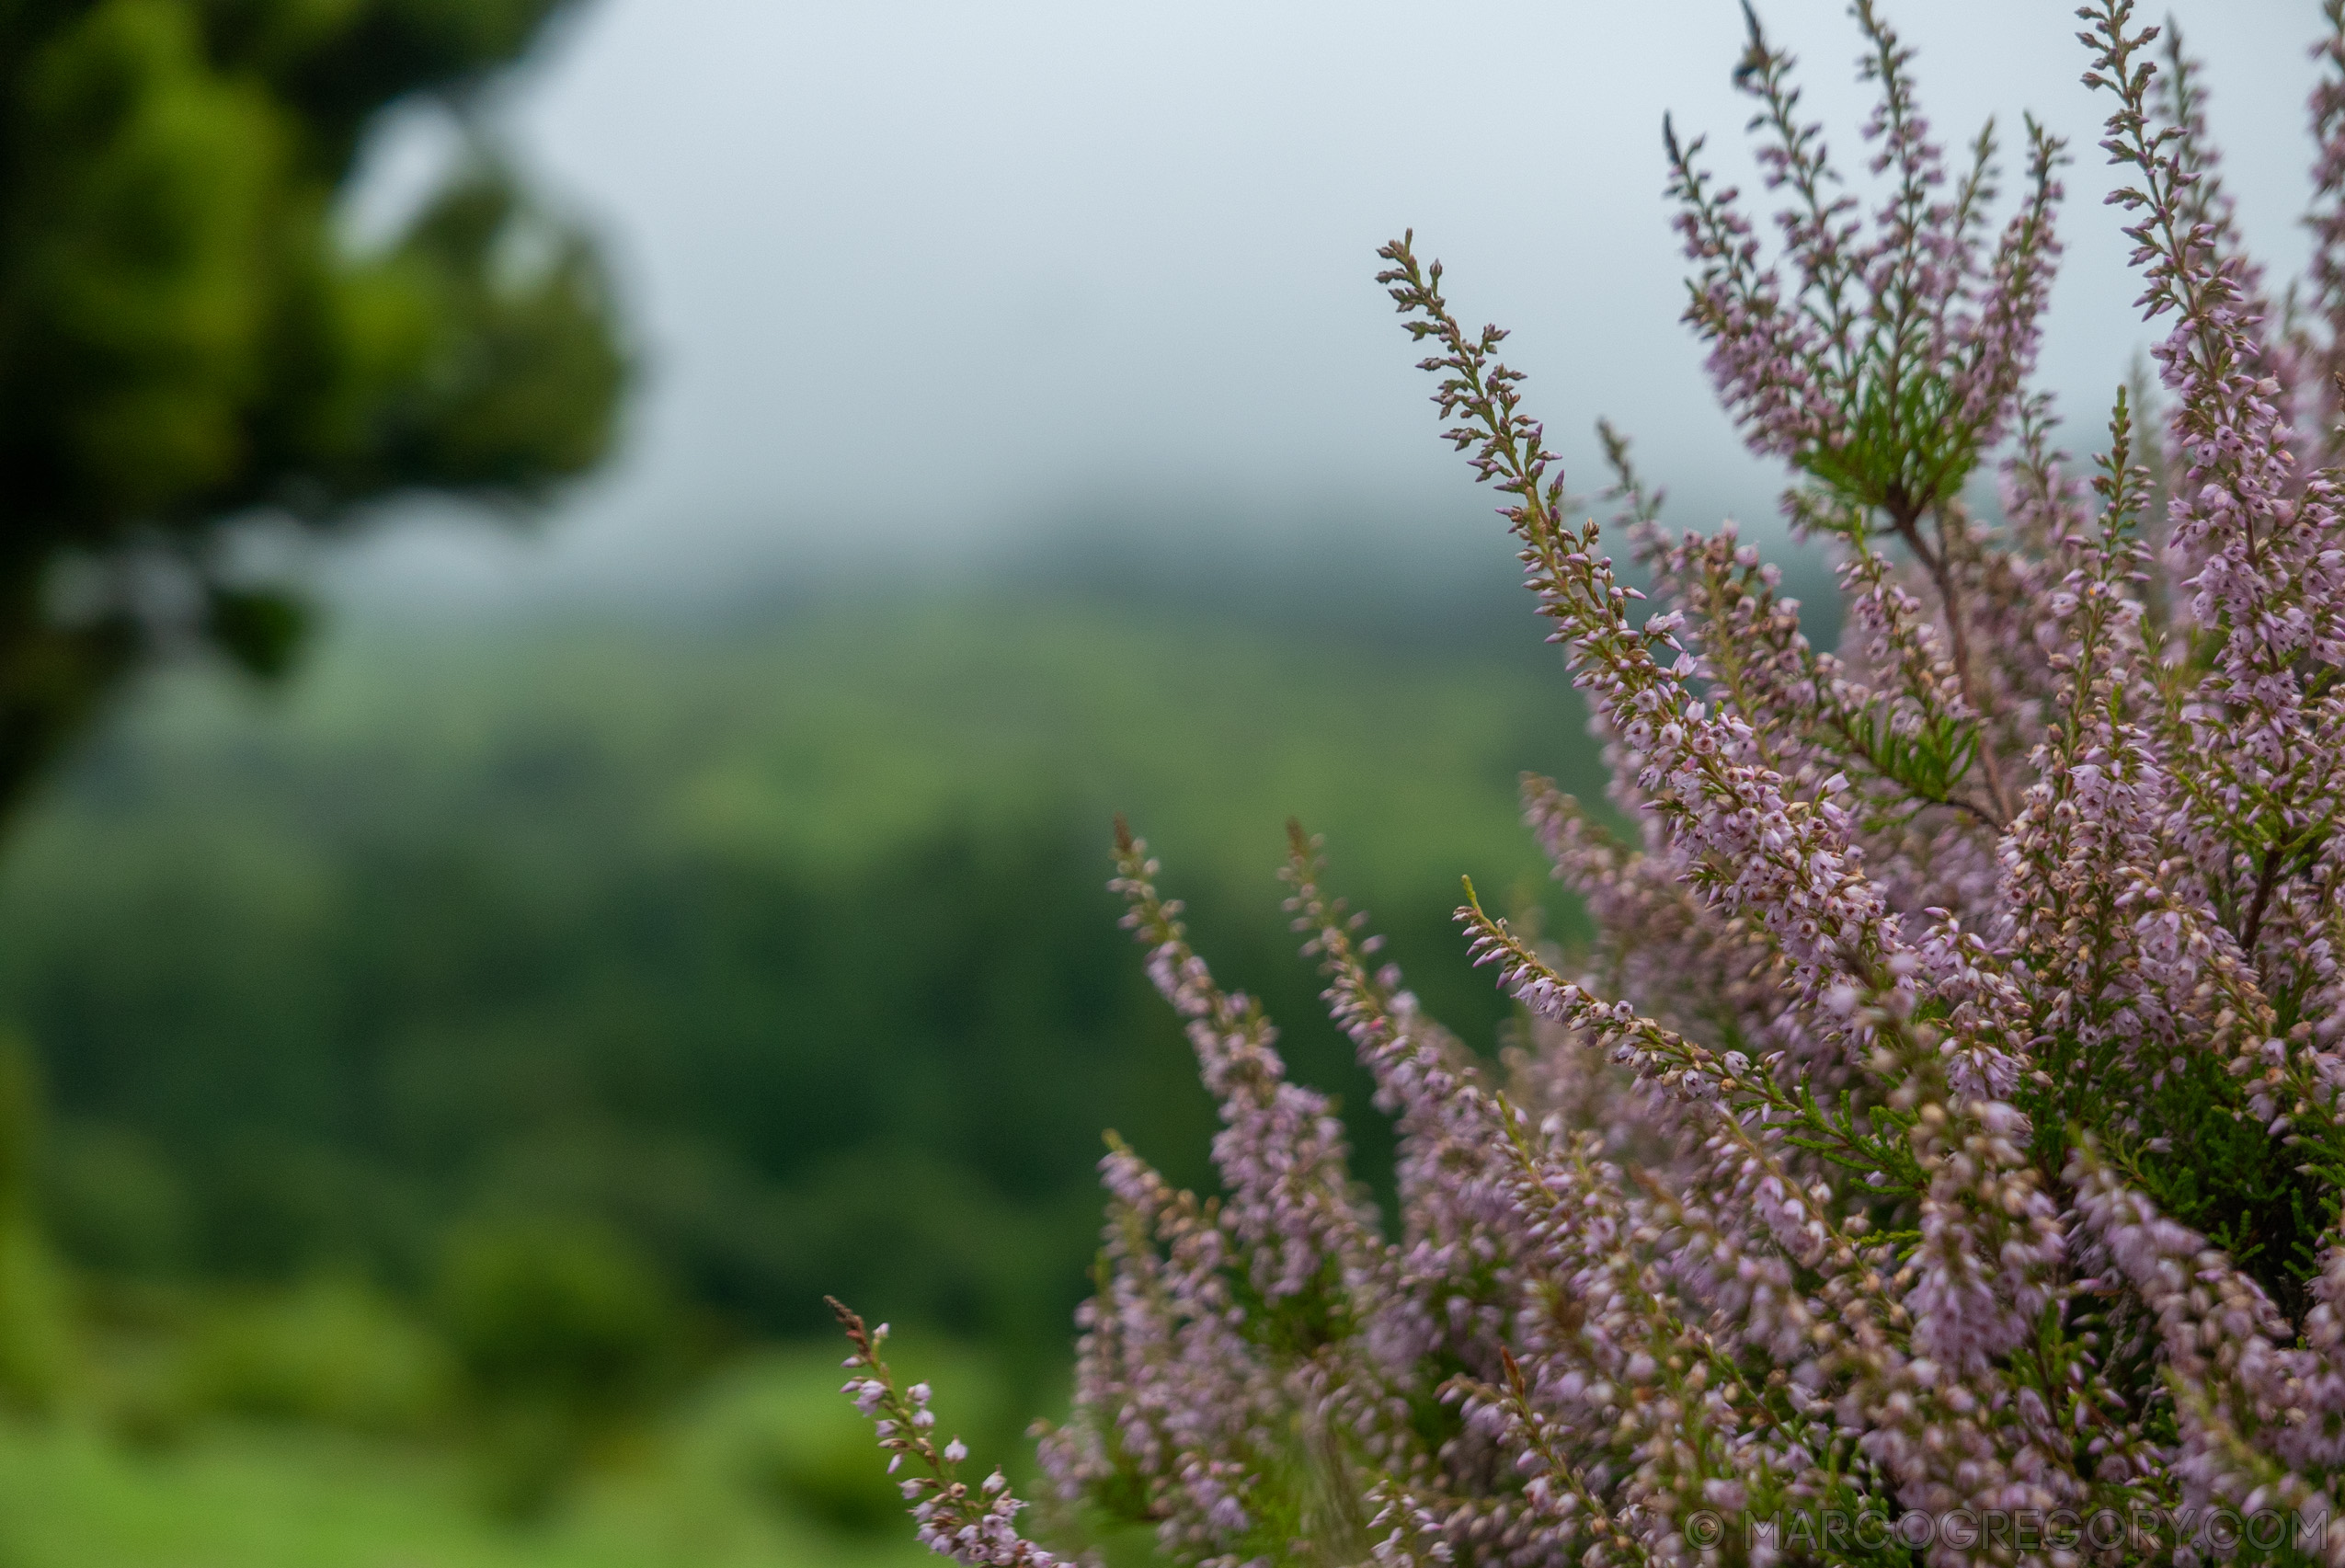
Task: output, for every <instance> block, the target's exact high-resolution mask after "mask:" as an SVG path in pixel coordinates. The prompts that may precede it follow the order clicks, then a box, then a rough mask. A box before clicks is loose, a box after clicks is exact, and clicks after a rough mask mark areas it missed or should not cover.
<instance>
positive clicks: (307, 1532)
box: [0, 1346, 1000, 1568]
mask: <svg viewBox="0 0 2345 1568" xmlns="http://www.w3.org/2000/svg"><path fill="white" fill-rule="evenodd" d="M936 1365H937V1370H936V1371H935V1372H934V1373H933V1374H932V1375H934V1376H936V1377H938V1378H939V1379H940V1380H941V1381H944V1380H949V1383H950V1385H951V1386H952V1388H953V1390H954V1392H955V1397H956V1399H957V1401H958V1402H960V1403H961V1404H962V1405H963V1406H964V1407H965V1408H966V1407H967V1406H968V1405H969V1404H971V1403H973V1402H974V1403H982V1402H984V1401H985V1400H986V1399H987V1398H988V1397H990V1398H991V1399H992V1400H994V1401H996V1402H998V1401H999V1399H1000V1393H999V1380H998V1379H991V1378H989V1377H988V1376H987V1375H986V1372H985V1369H984V1368H983V1364H982V1363H981V1362H977V1361H973V1360H971V1359H970V1358H968V1357H967V1356H960V1357H951V1356H947V1357H944V1358H943V1359H942V1360H941V1361H939V1362H937V1363H936ZM836 1366H837V1358H836V1357H835V1356H831V1355H830V1354H829V1349H828V1347H827V1346H825V1347H821V1348H820V1349H818V1350H809V1351H806V1352H804V1353H800V1354H795V1355H791V1354H779V1353H777V1354H770V1355H767V1356H761V1357H759V1358H755V1359H752V1360H749V1361H747V1362H745V1363H744V1364H742V1365H740V1366H738V1367H736V1368H732V1369H730V1370H729V1371H727V1372H726V1374H725V1376H724V1377H722V1378H721V1379H717V1380H715V1382H714V1383H713V1384H712V1385H711V1386H709V1387H708V1388H706V1389H704V1390H703V1391H700V1392H699V1393H698V1394H697V1395H696V1396H695V1397H694V1398H693V1399H692V1401H691V1402H688V1403H686V1404H685V1405H683V1406H681V1407H680V1408H679V1409H678V1410H677V1411H675V1412H673V1413H671V1414H670V1415H669V1417H668V1418H667V1419H666V1420H665V1421H663V1422H662V1423H661V1424H660V1425H658V1427H657V1428H655V1429H652V1430H649V1431H646V1432H644V1433H641V1434H638V1435H635V1436H634V1437H632V1438H631V1439H630V1441H629V1443H628V1444H627V1446H626V1447H625V1448H623V1450H622V1451H620V1452H617V1453H614V1454H612V1455H609V1456H605V1457H604V1459H603V1460H602V1462H601V1465H600V1466H598V1468H597V1469H596V1470H595V1471H594V1472H592V1474H591V1475H590V1476H589V1479H588V1481H587V1482H585V1483H584V1484H583V1485H582V1486H581V1488H580V1490H579V1492H578V1495H577V1497H576V1498H575V1499H574V1500H573V1502H572V1504H571V1505H570V1506H569V1507H567V1508H566V1509H565V1510H564V1512H563V1513H562V1515H561V1516H559V1517H558V1518H555V1519H554V1520H552V1521H550V1522H548V1523H546V1524H544V1525H543V1526H539V1527H533V1528H513V1527H509V1526H504V1525H499V1524H498V1523H495V1522H493V1521H491V1520H489V1519H487V1518H486V1517H484V1516H483V1515H482V1513H481V1511H480V1510H479V1508H478V1507H477V1506H476V1500H475V1498H474V1496H473V1495H472V1494H471V1491H470V1477H469V1476H468V1474H467V1473H466V1471H464V1469H463V1466H462V1465H461V1463H459V1462H457V1460H456V1459H454V1458H452V1456H451V1455H449V1454H447V1453H444V1452H440V1451H436V1450H433V1449H429V1448H417V1447H414V1446H411V1445H402V1444H396V1443H392V1442H388V1441H385V1440H383V1439H380V1438H373V1439H370V1438H365V1437H361V1436H354V1435H349V1434H342V1433H335V1432H331V1431H326V1432H321V1431H319V1430H317V1429H315V1428H307V1427H303V1428H295V1427H287V1426H282V1425H276V1426H271V1425H250V1424H247V1425H235V1426H228V1427H222V1428H217V1429H214V1430H211V1431H208V1432H206V1433H204V1434H203V1435H201V1436H200V1437H197V1438H194V1439H192V1440H190V1441H189V1442H187V1443H186V1444H184V1445H177V1446H174V1447H171V1448H166V1449H162V1450H152V1449H143V1448H134V1447H126V1446H125V1445H124V1444H122V1443H121V1442H120V1441H119V1440H118V1439H117V1438H115V1437H113V1436H109V1435H108V1434H106V1433H104V1432H102V1431H99V1430H97V1429H95V1428H92V1427H89V1426H86V1425H77V1424H74V1423H72V1422H63V1423H55V1424H42V1425H27V1424H25V1423H22V1422H10V1423H6V1424H0V1565H4V1568H669V1565H673V1568H686V1565H691V1568H769V1565H772V1568H782V1565H785V1564H786V1565H789V1568H909V1565H911V1564H915V1563H918V1562H923V1561H930V1560H931V1559H929V1557H928V1554H927V1552H926V1551H923V1550H922V1549H921V1548H920V1547H918V1546H917V1545H915V1544H913V1543H912V1542H911V1541H910V1540H909V1539H908V1537H907V1535H906V1532H905V1531H904V1530H902V1529H898V1528H894V1525H895V1519H896V1516H895V1510H894V1508H893V1506H892V1501H893V1500H892V1494H891V1491H890V1489H889V1488H888V1487H887V1485H886V1484H885V1482H883V1481H881V1479H880V1478H879V1476H878V1466H877V1464H876V1462H875V1451H874V1449H873V1448H872V1447H871V1443H870V1439H869V1436H868V1434H867V1433H865V1432H864V1430H863V1429H862V1426H861V1423H860V1422H859V1421H858V1420H857V1419H856V1417H855V1416H854V1413H853V1412H852V1409H849V1408H847V1407H846V1406H845V1404H844V1402H842V1401H841V1400H839V1399H838V1398H837V1397H836V1394H835V1387H836V1384H837V1381H838V1379H837V1375H836V1370H835V1368H836Z"/></svg>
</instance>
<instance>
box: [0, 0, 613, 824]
mask: <svg viewBox="0 0 2345 1568" xmlns="http://www.w3.org/2000/svg"><path fill="white" fill-rule="evenodd" d="M557 8H558V0H326V3H321V0H76V3H70V4H69V3H63V0H48V3H39V0H17V3H14V4H0V809H4V808H6V807H8V806H11V805H13V804H14V803H15V802H16V800H17V798H18V797H20V796H21V795H22V793H23V791H24V788H25V786H26V784H28V782H29V780H30V778H31V777H32V776H33V774H34V773H35V772H36V771H37V770H38V769H39V768H40V765H41V764H42V762H43V761H45V760H47V759H48V758H49V757H50V756H51V755H52V754H53V753H54V752H55V751H56V750H57V749H58V747H59V746H60V745H61V744H62V743H63V742H64V741H65V740H66V739H68V738H70V737H71V736H72V735H73V734H74V733H75V731H76V730H77V729H78V728H79V727H80V726H81V724H82V723H83V722H84V721H85V720H86V717H87V715H89V714H90V713H91V712H92V711H93V710H94V709H95V708H96V707H97V704H99V703H100V702H102V700H103V699H104V698H105V696H106V695H107V693H108V692H109V691H111V690H112V689H113V688H114V687H115V685H116V684H117V683H118V682H119V681H120V679H121V678H122V677H123V675H124V674H125V673H127V672H128V671H129V670H132V669H133V668H134V667H135V666H136V665H137V664H138V663H139V662H140V661H141V660H142V659H143V658H145V657H146V656H148V655H149V654H150V653H152V652H153V651H154V650H155V649H157V648H158V647H164V646H177V645H180V644H183V643H184V642H186V641H187V640H189V639H190V638H196V639H203V640H208V641H210V642H211V643H212V644H213V645H215V646H216V647H219V648H220V649H221V650H223V652H224V653H226V654H227V655H228V656H229V657H230V658H232V659H234V660H235V662H236V663H238V664H240V665H242V666H243V667H244V668H246V669H247V670H251V671H253V672H255V673H256V674H260V675H273V674H277V673H280V672H281V671H282V670H284V669H285V668H286V666H287V664H288V662H289V660H290V658H291V656H292V652H293V649H294V647H295V645H296V644H297V642H298V640H299V637H300V634H301V632H302V629H303V616H302V614H301V612H300V610H299V607H298V605H297V604H296V603H295V602H293V601H292V600H291V599H290V598H288V596H287V595H286V593H285V592H284V591H283V589H281V588H279V587H276V586H273V585H270V584H268V583H257V582H253V581H250V580H246V578H245V577H244V576H243V575H242V572H241V571H240V569H239V567H238V565H237V561H236V558H235V557H236V555H237V554H238V552H237V551H236V550H235V548H234V547H233V544H232V536H233V533H234V530H235V527H236V526H237V525H238V524H240V523H244V522H247V521H252V520H255V519H257V518H273V519H275V520H278V521H280V522H290V523H292V524H295V525H298V526H301V527H304V528H308V529H312V530H326V531H330V530H335V529H337V528H340V527H344V526H347V525H348V524H349V522H350V521H351V520H352V519H353V517H354V515H355V514H356V512H357V510H358V509H360V507H361V505H362V504H363V503H366V502H369V501H372V500H377V499H380V498H383V497H386V496H389V495H393V494H395V493H398V492H402V491H406V490H410V489H432V490H440V491H450V492H457V493H463V494H468V495H474V496H480V497H485V498H497V499H501V500H508V501H520V500H527V499H530V498H535V497H538V496H540V495H542V494H543V493H544V492H545V490H546V489H547V488H548V487H549V486H552V485H553V484H555V483H556V482H558V481H560V480H562V479H565V478H567V477H569V476H571V475H577V474H578V473H581V472H583V471H584V470H585V469H587V468H589V467H590V466H591V465H592V464H594V463H595V461H596V460H597V459H598V458H599V457H600V456H601V453H602V452H603V450H604V448H605V447H606V446H607V444H608V442H609V440H610V435H611V424H612V414H613V410H614V408H615V406H616V403H617V398H618V394H619V390H620V385H621V383H622V381H623V361H622V358H621V355H620V353H619V351H618V349H617V348H616V346H615V343H614V339H613V329H612V317H611V310H610V306H609V303H608V302H607V300H606V297H605V290H604V288H603V284H602V281H601V275H600V272H599V269H598V268H597V266H596V263H595V260H594V257H593V254H592V251H591V249H590V248H589V246H588V244H587V242H586V241H585V240H584V239H583V238H582V237H581V236H580V235H578V234H576V233H574V232H572V231H570V230H568V229H566V228H564V227H562V226H561V225H559V224H556V223H553V222H552V221H550V220H548V219H546V218H545V217H543V216H542V215H540V214H537V213H535V212H532V210H531V209H530V208H529V206H528V204H527V203H526V202H525V201H524V200H522V198H521V197H520V193H519V192H518V190H517V189H515V187H514V186H513V184H512V183H511V181H510V180H509V178H508V177H506V176H505V175H504V174H503V173H502V172H500V171H499V169H498V167H497V166H495V165H494V164H493V163H492V162H490V161H487V160H486V159H485V158H484V159H482V160H480V161H478V162H476V163H475V166H472V167H470V168H467V169H464V170H462V171H460V172H459V174H458V176H457V177H456V178H455V179H454V181H453V183H452V185H451V186H450V187H449V189H446V190H444V191H443V192H441V193H440V195H439V196H438V197H437V198H436V199H434V200H432V201H431V202H429V204H428V205H427V207H426V209H425V211H424V212H422V214H421V215H420V216H419V217H418V219H417V220H416V222H415V223H414V224H413V225H412V227H411V228H410V229H409V230H408V232H407V233H406V234H405V235H403V236H400V237H399V238H397V239H395V241H393V242H392V243H390V244H389V245H388V246H383V247H381V248H379V249H376V250H372V251H368V252H366V253H363V254H360V253H358V252H355V251H354V250H353V249H352V247H351V246H350V244H349V241H348V240H347V239H346V237H345V236H344V235H341V234H340V233H339V231H338V229H337V214H336V200H337V192H338V190H339V189H340V188H341V187H342V185H343V184H344V182H345V181H346V180H347V179H348V177H349V174H350V172H351V168H352V165H353V160H354V158H355V156H356V155H357V152H358V149H359V143H360V136H361V133H362V132H363V130H364V128H365V127H366V126H367V125H368V124H369V123H370V122H371V120H372V119H373V117H374V116H375V114H376V113H377V111H379V110H380V109H383V107H384V106H386V105H388V104H390V103H392V102H394V101H395V100H397V99H400V98H404V97H409V96H410V95H413V94H416V93H418V92H438V93H442V94H461V93H462V92H463V89H465V88H466V87H467V86H469V85H471V84H472V83H474V82H475V81H477V80H479V79H480V78H481V77H482V76H483V75H484V74H486V73H489V72H491V71H493V70H495V69H496V68H498V67H499V66H502V65H504V64H506V63H509V62H510V61H512V60H513V59H514V58H515V57H517V56H518V55H519V54H520V52H521V51H522V50H524V49H525V48H526V47H527V46H528V45H529V43H530V42H531V40H532V39H533V38H534V37H535V36H536V35H537V33H538V31H539V30H540V29H541V28H542V26H543V24H544V22H545V20H546V18H547V17H548V16H549V14H550V13H552V12H553V11H555V9H557Z"/></svg>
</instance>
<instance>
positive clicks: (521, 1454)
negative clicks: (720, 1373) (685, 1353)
mask: <svg viewBox="0 0 2345 1568" xmlns="http://www.w3.org/2000/svg"><path fill="white" fill-rule="evenodd" d="M437 1296H438V1308H439V1318H440V1324H441V1327H442V1332H443V1333H445V1335H446V1336H447V1339H448V1342H449V1344H450V1345H452V1347H453V1348H454V1350H455V1354H456V1358H457V1361H458V1363H459V1365H460V1366H461V1367H462V1368H463V1378H464V1383H465V1390H466V1393H467V1395H468V1397H469V1400H470V1402H471V1404H472V1406H473V1409H474V1420H475V1425H476V1427H477V1430H478V1442H479V1446H480V1453H481V1458H482V1459H483V1469H482V1477H481V1479H482V1482H483V1483H484V1488H485V1491H486V1499H485V1500H486V1502H487V1504H488V1505H489V1506H490V1507H491V1508H492V1509H493V1510H494V1511H495V1512H497V1513H498V1514H500V1515H503V1516H507V1517H509V1518H513V1519H518V1520H529V1519H535V1518H538V1517H541V1516H543V1515H544V1514H545V1513H546V1511H547V1510H548V1509H549V1508H551V1507H552V1506H553V1505H554V1504H555V1502H556V1501H557V1500H558V1499H559V1497H560V1495H561V1493H562V1491H563V1489H564V1487H565V1485H566V1483H567V1482H568V1481H569V1479H570V1477H571V1476H572V1474H573V1473H574V1472H575V1471H576V1470H577V1468H578V1464H579V1462H580V1460H581V1459H583V1458H584V1457H585V1452H586V1449H587V1448H588V1446H589V1445H590V1444H591V1443H592V1442H593V1441H594V1440H595V1439H596V1438H597V1437H599V1436H602V1435H603V1434H604V1433H605V1432H606V1431H607V1430H608V1429H609V1428H610V1427H611V1426H612V1424H614V1423H616V1422H618V1421H620V1420H622V1419H623V1418H625V1417H627V1416H630V1415H634V1414H636V1413H640V1412H642V1411H643V1410H644V1409H645V1408H646V1407H647V1406H648V1405H650V1404H651V1403H652V1402H653V1401H654V1400H655V1399H656V1398H657V1396H658V1394H659V1393H660V1392H662V1391H663V1390H662V1387H661V1384H662V1381H663V1378H662V1374H663V1373H670V1372H672V1371H673V1370H674V1361H673V1355H674V1349H675V1345H676V1343H677V1333H676V1322H675V1320H676V1305H675V1303H674V1301H673V1300H672V1299H670V1297H669V1291H668V1288H667V1285H666V1283H665V1282H664V1281H663V1280H661V1279H660V1277H659V1276H658V1273H657V1271H656V1270H655V1269H654V1268H653V1267H652V1265H650V1263H649V1262H648V1261H647V1260H646V1259H645V1258H644V1257H643V1256H642V1255H641V1254H640V1253H637V1252H636V1251H635V1249H634V1248H633V1247H632V1246H630V1245H629V1244H628V1243H627V1242H625V1241H624V1240H623V1239H622V1238H621V1237H619V1236H618V1235H616V1234H615V1233H613V1232H612V1231H610V1230H606V1229H604V1228H602V1227H601V1226H597V1225H592V1224H586V1223H581V1222H578V1221H576V1220H563V1219H546V1218H525V1217H520V1216H514V1217H508V1218H504V1219H493V1220H486V1221H475V1223H473V1224H470V1225H467V1226H465V1227H463V1229H461V1230H458V1231H456V1232H455V1233H454V1234H453V1235H452V1237H451V1238H450V1240H449V1242H448V1247H447V1257H446V1261H445V1263H444V1264H443V1265H442V1268H441V1274H440V1286H439V1290H438V1292H437Z"/></svg>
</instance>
